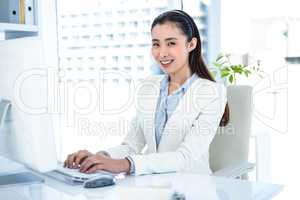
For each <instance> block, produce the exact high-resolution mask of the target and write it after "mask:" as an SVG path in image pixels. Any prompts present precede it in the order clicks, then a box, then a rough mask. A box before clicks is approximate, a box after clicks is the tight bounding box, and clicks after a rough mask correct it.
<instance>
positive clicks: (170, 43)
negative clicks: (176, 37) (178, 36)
mask: <svg viewBox="0 0 300 200" xmlns="http://www.w3.org/2000/svg"><path fill="white" fill-rule="evenodd" d="M175 44H176V43H175V42H169V43H168V46H174V45H175Z"/></svg>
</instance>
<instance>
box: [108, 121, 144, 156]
mask: <svg viewBox="0 0 300 200" xmlns="http://www.w3.org/2000/svg"><path fill="white" fill-rule="evenodd" d="M144 146H145V138H144V134H143V131H142V128H141V127H140V124H139V121H138V118H137V117H134V118H133V119H132V121H131V123H130V127H129V131H128V133H127V135H126V137H125V139H124V140H123V142H122V143H121V144H120V145H118V146H115V147H112V148H109V149H107V150H105V152H107V153H108V154H109V155H110V157H112V158H115V159H119V158H125V157H126V156H129V155H132V154H138V153H140V152H141V151H142V149H143V147H144Z"/></svg>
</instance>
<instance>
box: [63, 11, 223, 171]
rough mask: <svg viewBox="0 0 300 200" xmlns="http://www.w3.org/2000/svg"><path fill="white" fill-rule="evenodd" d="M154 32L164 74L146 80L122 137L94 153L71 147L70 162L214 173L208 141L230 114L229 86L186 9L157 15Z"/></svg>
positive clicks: (112, 168) (101, 167) (126, 168)
mask: <svg viewBox="0 0 300 200" xmlns="http://www.w3.org/2000/svg"><path fill="white" fill-rule="evenodd" d="M151 36H152V55H153V58H154V59H155V60H156V62H157V63H159V65H160V66H161V68H162V70H163V71H164V72H165V74H166V75H164V76H153V77H151V78H149V79H147V80H146V81H145V82H144V83H143V87H141V88H140V90H139V92H138V98H137V99H138V104H137V105H138V107H137V114H136V118H135V119H134V120H133V121H132V126H131V128H130V130H129V132H128V134H127V136H126V137H125V139H124V141H123V143H122V144H121V145H119V146H117V147H113V148H111V149H108V150H106V151H101V152H98V153H96V154H92V153H90V152H88V151H86V150H82V151H78V152H76V153H73V154H71V155H69V156H68V158H67V159H66V161H65V166H66V167H69V168H80V171H81V172H85V173H93V172H95V171H96V170H107V171H110V172H114V173H119V172H126V173H128V174H135V175H141V174H150V173H163V172H173V171H174V172H175V171H189V172H191V171H194V172H200V173H205V174H210V173H211V170H210V168H209V155H208V151H209V145H210V143H211V141H212V139H213V137H214V135H215V133H216V131H217V128H218V126H219V125H226V124H227V122H228V118H229V114H228V108H227V105H226V90H225V88H224V87H223V86H222V85H220V84H217V83H215V82H214V80H213V78H212V77H211V75H210V73H209V71H208V69H207V67H206V66H205V64H204V62H203V59H202V56H201V40H200V36H199V32H198V29H197V26H196V24H195V22H194V21H193V19H192V18H191V17H190V16H189V15H188V14H187V13H185V12H183V11H180V10H172V11H168V12H165V13H163V14H161V15H159V16H158V17H156V18H155V20H154V21H153V24H152V26H151ZM147 94H151V95H147ZM149 96H150V97H153V98H152V99H150V98H149ZM225 108H226V109H225ZM224 110H225V112H224ZM222 116H223V117H222ZM220 122H221V123H220ZM141 152H143V153H141Z"/></svg>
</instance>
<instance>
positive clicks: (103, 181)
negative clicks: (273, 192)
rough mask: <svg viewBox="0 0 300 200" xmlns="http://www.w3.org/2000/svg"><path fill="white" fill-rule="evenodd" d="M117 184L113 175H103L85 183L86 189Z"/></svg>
mask: <svg viewBox="0 0 300 200" xmlns="http://www.w3.org/2000/svg"><path fill="white" fill-rule="evenodd" d="M114 184H116V179H115V177H114V176H113V175H109V174H102V175H99V176H97V177H94V178H91V179H89V180H87V181H85V182H84V183H83V187H84V188H97V187H104V186H109V185H114Z"/></svg>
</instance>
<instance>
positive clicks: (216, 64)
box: [213, 62, 222, 68]
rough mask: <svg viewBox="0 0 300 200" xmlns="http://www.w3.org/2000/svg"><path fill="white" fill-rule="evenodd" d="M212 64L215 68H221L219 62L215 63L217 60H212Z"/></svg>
mask: <svg viewBox="0 0 300 200" xmlns="http://www.w3.org/2000/svg"><path fill="white" fill-rule="evenodd" d="M213 65H214V66H216V67H217V68H221V67H222V66H221V64H220V63H217V62H213Z"/></svg>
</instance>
